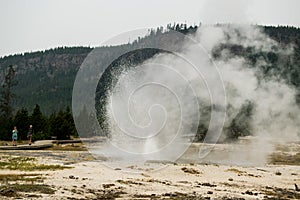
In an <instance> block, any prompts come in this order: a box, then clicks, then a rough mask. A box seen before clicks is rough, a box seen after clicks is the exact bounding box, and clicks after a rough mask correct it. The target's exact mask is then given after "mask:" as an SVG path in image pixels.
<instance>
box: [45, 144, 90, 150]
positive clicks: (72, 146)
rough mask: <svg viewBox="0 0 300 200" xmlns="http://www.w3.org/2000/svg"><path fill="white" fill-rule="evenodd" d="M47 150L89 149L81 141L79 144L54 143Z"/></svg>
mask: <svg viewBox="0 0 300 200" xmlns="http://www.w3.org/2000/svg"><path fill="white" fill-rule="evenodd" d="M47 150H53V151H87V148H86V147H84V146H83V145H82V144H81V143H79V144H68V145H61V144H57V145H53V146H52V147H50V148H47Z"/></svg>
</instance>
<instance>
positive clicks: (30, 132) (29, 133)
mask: <svg viewBox="0 0 300 200" xmlns="http://www.w3.org/2000/svg"><path fill="white" fill-rule="evenodd" d="M32 134H33V128H32V125H30V126H29V129H28V133H27V139H28V143H29V145H31V143H32V142H31V139H32Z"/></svg>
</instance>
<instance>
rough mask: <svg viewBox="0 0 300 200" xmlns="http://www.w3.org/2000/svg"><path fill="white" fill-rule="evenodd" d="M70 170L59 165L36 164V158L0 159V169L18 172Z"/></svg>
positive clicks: (15, 157) (4, 157) (16, 157)
mask: <svg viewBox="0 0 300 200" xmlns="http://www.w3.org/2000/svg"><path fill="white" fill-rule="evenodd" d="M66 168H70V167H67V166H61V165H45V164H37V163H36V158H32V157H22V156H14V157H9V156H2V157H0V169H8V170H20V171H42V170H61V169H66Z"/></svg>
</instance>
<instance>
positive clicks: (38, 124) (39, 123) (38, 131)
mask: <svg viewBox="0 0 300 200" xmlns="http://www.w3.org/2000/svg"><path fill="white" fill-rule="evenodd" d="M30 124H32V126H33V130H34V135H33V137H34V139H46V138H48V137H49V129H48V124H47V119H46V117H45V116H44V115H43V114H42V112H41V110H40V106H39V105H38V104H36V105H35V108H34V109H33V113H32V115H31V116H30Z"/></svg>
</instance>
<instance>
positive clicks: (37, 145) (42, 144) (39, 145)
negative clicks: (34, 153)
mask: <svg viewBox="0 0 300 200" xmlns="http://www.w3.org/2000/svg"><path fill="white" fill-rule="evenodd" d="M52 142H53V141H52V140H41V141H36V142H34V143H32V144H31V145H29V144H21V145H17V146H12V145H7V146H0V150H38V149H45V148H49V147H52V145H53V143H52Z"/></svg>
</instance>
